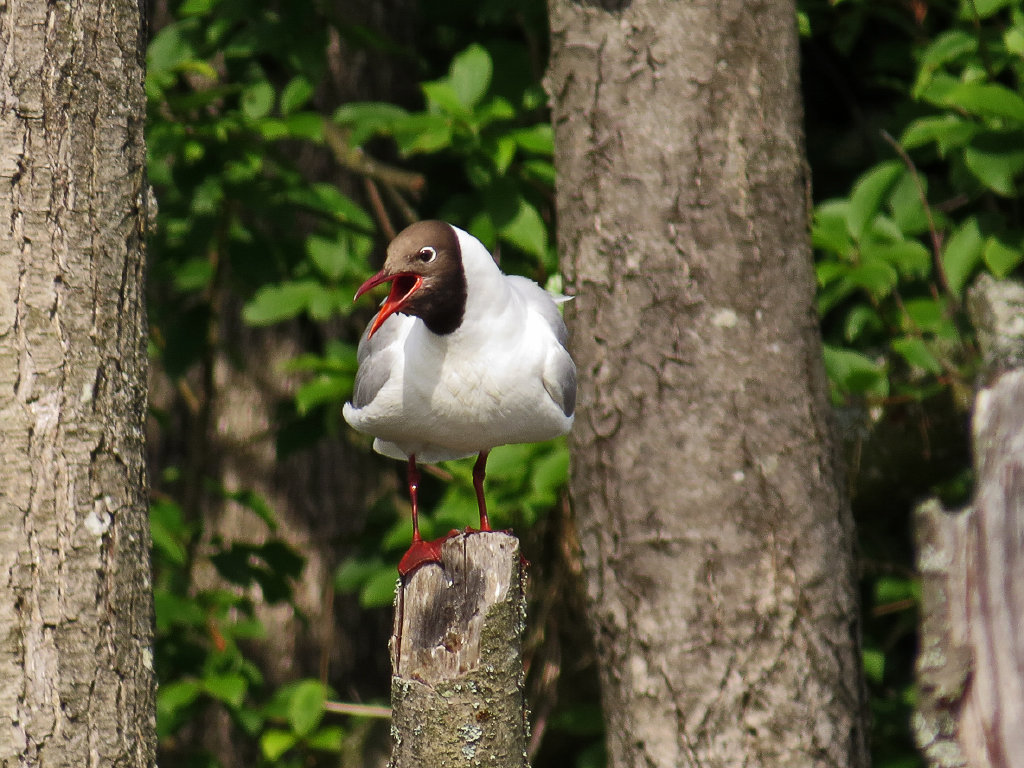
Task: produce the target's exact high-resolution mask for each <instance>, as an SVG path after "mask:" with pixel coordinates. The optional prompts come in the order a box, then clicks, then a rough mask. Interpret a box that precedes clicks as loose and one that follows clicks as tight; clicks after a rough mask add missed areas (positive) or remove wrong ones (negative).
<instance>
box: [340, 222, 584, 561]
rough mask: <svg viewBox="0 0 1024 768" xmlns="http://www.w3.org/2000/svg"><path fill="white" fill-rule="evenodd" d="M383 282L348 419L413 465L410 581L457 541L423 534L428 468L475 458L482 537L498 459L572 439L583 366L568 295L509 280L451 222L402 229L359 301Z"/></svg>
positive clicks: (361, 349)
mask: <svg viewBox="0 0 1024 768" xmlns="http://www.w3.org/2000/svg"><path fill="white" fill-rule="evenodd" d="M384 283H390V290H389V293H388V296H387V298H386V299H385V300H384V302H383V303H382V304H381V306H380V309H379V310H378V312H377V314H376V315H375V316H374V318H373V319H372V320H371V321H370V323H369V324H368V325H367V327H366V330H365V331H364V332H363V335H362V337H361V339H360V341H359V346H358V348H357V353H356V358H357V362H358V368H357V371H356V376H355V383H354V387H353V393H352V399H351V401H349V402H347V403H345V405H344V407H343V409H342V412H343V415H344V418H345V420H346V421H347V422H348V423H349V425H351V426H352V427H353V428H354V429H355V430H357V431H358V432H362V433H365V434H368V435H371V436H373V438H374V441H373V448H374V450H375V451H377V452H378V453H380V454H383V455H384V456H388V457H391V458H394V459H398V460H402V461H405V462H406V465H407V478H408V486H409V498H410V502H411V506H412V544H411V546H410V547H409V550H408V551H407V552H406V553H405V555H404V556H403V557H402V559H401V561H400V562H399V566H398V571H399V574H400V575H401V576H402V577H403V578H404V577H405V576H407V575H408V574H410V573H412V572H413V571H414V570H415V569H417V568H418V567H420V566H421V565H425V564H427V563H431V562H440V559H441V543H442V542H443V541H444V540H445V539H446V538H447V537H442V538H441V539H438V540H436V541H424V540H423V539H422V538H421V536H420V532H419V519H418V515H419V503H418V489H419V485H420V472H419V468H418V463H419V462H423V463H428V464H432V463H436V462H440V461H447V460H450V459H457V458H463V457H466V456H473V455H476V457H477V460H476V463H475V464H474V466H473V487H474V490H475V492H476V499H477V506H478V508H479V512H480V529H479V530H481V531H490V530H491V526H490V521H489V519H488V517H487V503H486V499H485V497H484V489H483V484H484V478H485V476H486V467H487V456H488V453H489V452H490V450H491V449H492V448H495V447H497V446H499V445H507V444H511V443H531V442H539V441H543V440H549V439H552V438H555V437H558V436H560V435H564V434H566V433H567V432H569V430H570V429H571V428H572V424H573V418H574V415H575V410H576V365H575V363H574V362H573V359H572V357H571V356H570V354H569V352H568V349H567V335H568V334H567V330H566V326H565V322H564V321H563V320H562V315H561V313H560V312H559V309H558V303H560V302H561V301H564V300H567V298H568V297H560V296H555V295H553V294H551V293H549V292H548V291H546V290H544V289H543V288H541V287H540V286H539V285H537V283H535V282H534V281H532V280H530V279H528V278H526V277H522V276H519V275H506V274H504V273H503V272H502V271H501V270H500V268H499V267H498V264H497V262H496V261H495V260H494V258H493V257H492V256H491V254H490V253H489V252H488V250H487V248H486V247H485V246H484V245H483V243H481V242H480V241H479V240H478V239H477V238H476V237H474V236H473V235H471V234H469V233H468V232H465V231H463V230H461V229H459V228H458V227H456V226H454V225H452V224H448V223H447V222H444V221H434V220H427V221H419V222H416V223H414V224H412V225H410V226H408V227H407V228H405V229H404V230H402V231H401V232H399V233H398V234H397V235H396V236H395V237H394V239H393V240H392V241H391V243H390V244H389V245H388V248H387V255H386V258H385V261H384V265H383V267H382V269H381V270H380V271H379V272H377V274H375V275H374V276H373V277H371V278H369V279H368V280H367V281H366V282H364V283H363V284H362V285H361V286H360V287H359V289H358V290H357V291H356V295H355V299H354V301H358V300H359V299H360V298H361V297H362V296H363V295H364V294H366V293H367V292H368V291H370V290H371V289H373V288H375V287H376V286H379V285H382V284H384ZM449 535H452V534H449Z"/></svg>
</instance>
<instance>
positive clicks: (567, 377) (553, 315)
mask: <svg viewBox="0 0 1024 768" xmlns="http://www.w3.org/2000/svg"><path fill="white" fill-rule="evenodd" d="M513 285H515V287H516V290H517V291H518V292H519V295H520V296H522V297H523V299H524V300H525V301H526V302H527V304H529V305H530V307H531V308H532V309H534V310H535V311H536V312H537V313H538V314H539V315H540V316H541V317H543V318H544V320H546V321H547V324H548V327H550V328H551V332H552V333H553V334H554V336H555V339H556V340H557V341H558V346H556V347H554V348H553V349H552V350H551V352H549V353H548V357H547V360H545V361H544V374H543V376H544V389H546V390H547V392H548V394H549V395H551V399H552V400H554V401H555V403H557V404H558V407H559V408H561V409H562V413H564V414H565V415H566V416H572V415H573V413H574V412H575V411H576V364H575V363H574V362H573V361H572V357H570V356H569V351H568V349H567V348H566V345H567V343H568V341H569V331H568V330H567V329H566V327H565V321H564V320H563V319H562V313H561V312H559V311H558V303H556V302H559V301H568V300H569V299H571V298H572V297H571V296H563V297H561V298H560V299H556V297H554V296H552V295H551V294H550V293H548V292H547V291H545V290H544V289H543V288H541V287H540V286H539V285H537V284H536V283H535V282H533V281H532V280H529V279H527V278H525V277H516V278H514V280H513Z"/></svg>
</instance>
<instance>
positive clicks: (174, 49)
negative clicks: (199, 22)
mask: <svg viewBox="0 0 1024 768" xmlns="http://www.w3.org/2000/svg"><path fill="white" fill-rule="evenodd" d="M187 29H188V25H186V24H185V23H182V22H178V23H176V24H169V25H168V26H166V27H164V28H163V29H161V30H160V31H159V32H157V33H156V35H155V36H154V37H153V39H152V41H150V43H149V47H148V48H147V49H146V69H147V76H148V77H155V76H158V75H159V74H161V73H166V72H170V71H172V70H174V69H175V68H177V66H178V65H179V64H181V63H182V62H183V61H186V60H188V59H194V58H195V57H196V51H195V48H194V47H193V46H192V43H191V42H190V41H189V40H188V39H187V38H186V37H185V34H184V33H185V31H186V30H187Z"/></svg>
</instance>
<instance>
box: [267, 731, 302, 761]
mask: <svg viewBox="0 0 1024 768" xmlns="http://www.w3.org/2000/svg"><path fill="white" fill-rule="evenodd" d="M298 741H299V738H298V737H297V736H296V735H295V734H294V733H289V732H288V731H282V730H279V729H277V728H268V729H267V730H265V731H264V732H263V733H262V734H261V735H260V750H261V751H262V752H263V756H264V757H265V758H267V760H271V761H277V760H278V759H280V757H281V756H282V755H283V754H284V753H285V752H287V751H288V750H289V749H291V748H292V747H294V746H295V745H296V744H297V743H298Z"/></svg>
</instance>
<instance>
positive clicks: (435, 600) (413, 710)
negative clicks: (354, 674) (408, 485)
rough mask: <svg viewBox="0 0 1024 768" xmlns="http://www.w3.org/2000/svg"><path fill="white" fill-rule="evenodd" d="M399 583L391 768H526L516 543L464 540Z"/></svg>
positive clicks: (477, 536) (505, 537) (521, 590)
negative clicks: (479, 767) (436, 560)
mask: <svg viewBox="0 0 1024 768" xmlns="http://www.w3.org/2000/svg"><path fill="white" fill-rule="evenodd" d="M441 560H442V562H441V563H440V564H436V565H435V564H430V565H425V566H423V567H421V568H419V569H418V570H416V571H415V572H414V573H412V574H411V575H410V576H409V577H408V578H407V579H406V580H405V581H404V583H401V584H399V587H398V594H397V595H396V598H395V626H394V634H393V635H392V637H391V666H392V670H393V676H392V678H391V706H392V724H391V736H392V753H391V762H390V763H389V767H390V768H460V767H461V766H466V767H467V768H468V767H469V766H493V767H494V768H529V760H528V758H527V755H526V747H527V743H528V741H529V724H528V722H527V717H526V704H525V698H524V694H523V687H524V676H523V659H522V635H523V628H524V626H525V619H526V597H525V580H526V577H525V573H524V571H523V567H522V563H521V559H520V555H519V540H518V539H516V538H515V537H514V536H512V535H510V534H507V533H499V532H492V533H463V534H459V535H458V536H454V537H452V538H451V539H449V540H448V541H446V542H445V543H444V546H443V547H442V550H441Z"/></svg>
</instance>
